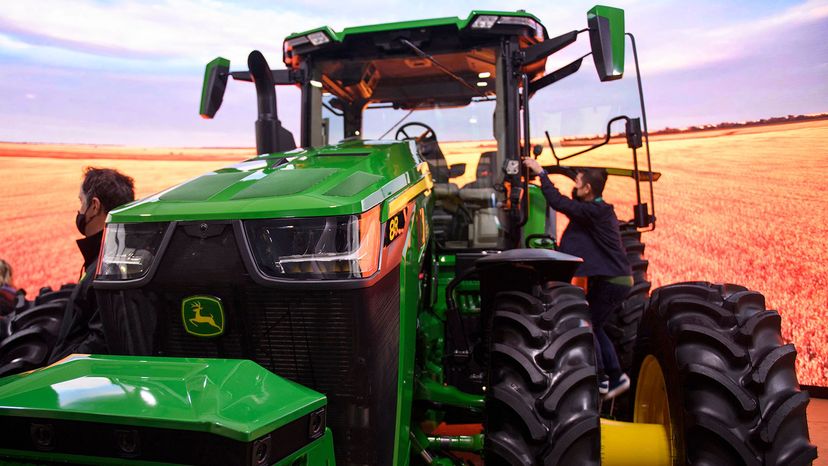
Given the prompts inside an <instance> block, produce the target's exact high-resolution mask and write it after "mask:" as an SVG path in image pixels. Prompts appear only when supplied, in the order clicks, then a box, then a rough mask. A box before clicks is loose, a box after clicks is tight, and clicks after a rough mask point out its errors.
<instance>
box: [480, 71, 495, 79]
mask: <svg viewBox="0 0 828 466" xmlns="http://www.w3.org/2000/svg"><path fill="white" fill-rule="evenodd" d="M477 77H478V78H480V79H486V78H491V77H492V73H489V72H488V71H484V72H482V73H478V74H477Z"/></svg>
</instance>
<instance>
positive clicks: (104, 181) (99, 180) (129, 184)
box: [81, 167, 135, 212]
mask: <svg viewBox="0 0 828 466" xmlns="http://www.w3.org/2000/svg"><path fill="white" fill-rule="evenodd" d="M81 190H82V191H83V193H84V194H85V195H86V199H87V202H88V201H89V200H90V199H92V198H93V197H97V198H98V199H99V200H100V201H101V207H102V208H103V210H104V212H109V211H110V210H112V209H114V208H115V207H118V206H119V205H121V204H126V203H127V202H132V201H134V200H135V185H134V183H133V181H132V178H130V177H128V176H126V175H124V174H123V173H120V172H119V171H118V170H113V169H111V168H95V167H86V169H85V170H84V171H83V184H82V185H81Z"/></svg>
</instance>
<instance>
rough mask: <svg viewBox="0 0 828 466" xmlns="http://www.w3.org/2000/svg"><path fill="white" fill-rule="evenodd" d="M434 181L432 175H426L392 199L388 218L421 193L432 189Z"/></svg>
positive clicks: (389, 204) (389, 203)
mask: <svg viewBox="0 0 828 466" xmlns="http://www.w3.org/2000/svg"><path fill="white" fill-rule="evenodd" d="M432 185H433V183H432V182H431V176H426V177H424V178H423V179H421V180H420V181H418V182H417V183H415V184H414V185H412V186H411V187H409V188H408V189H406V190H405V191H403V192H402V193H400V195H399V196H397V197H395V198H394V199H392V200H391V201H389V202H388V218H391V217H392V216H393V215H395V214H396V213H397V212H399V211H400V210H402V209H403V208H404V207H405V206H406V205H408V203H409V202H411V201H412V200H413V199H414V198H415V197H417V196H419V195H420V194H421V193H423V192H425V191H428V190H429V189H431V186H432Z"/></svg>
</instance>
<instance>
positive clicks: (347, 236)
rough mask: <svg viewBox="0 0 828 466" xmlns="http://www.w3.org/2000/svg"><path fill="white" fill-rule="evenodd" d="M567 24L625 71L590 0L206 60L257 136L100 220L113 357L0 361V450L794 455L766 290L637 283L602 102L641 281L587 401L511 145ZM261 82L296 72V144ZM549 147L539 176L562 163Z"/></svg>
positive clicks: (800, 443) (618, 44)
mask: <svg viewBox="0 0 828 466" xmlns="http://www.w3.org/2000/svg"><path fill="white" fill-rule="evenodd" d="M584 33H586V34H584ZM582 34H584V35H587V36H588V39H589V43H590V49H591V55H592V58H593V62H594V64H595V66H596V69H597V71H598V75H599V78H600V80H601V81H612V80H617V79H620V78H621V77H622V75H623V71H624V52H625V40H626V36H629V34H626V33H625V30H624V16H623V11H622V10H618V9H615V8H609V7H603V6H596V7H595V8H593V9H591V10H590V11H589V12H588V27H586V28H584V29H582V30H573V31H571V32H568V33H565V34H562V35H559V36H556V37H550V36H549V35H548V33H547V30H546V28H545V27H544V26H543V25H542V24H541V23H540V21H539V20H538V19H537V18H536V17H534V16H533V15H531V14H529V13H526V12H523V11H518V12H496V11H474V12H472V13H471V14H470V15H469V16H468V18H466V19H459V18H440V19H433V20H422V21H410V22H402V23H392V24H382V25H375V26H366V27H357V28H348V29H345V30H343V31H341V32H334V31H332V30H331V29H329V28H326V27H323V28H318V29H314V30H310V31H306V32H303V33H299V34H293V35H291V36H289V37H288V38H287V39H285V41H284V50H283V60H284V63H285V65H286V69H282V70H272V69H271V68H270V66H269V65H268V64H267V61H266V60H265V58H264V56H263V55H262V54H261V53H259V52H257V51H254V52H252V53H251V54H250V56H249V59H248V70H246V71H230V68H229V62H228V61H227V60H225V59H223V58H217V59H216V60H214V61H212V62H210V63H209V64H208V66H207V69H206V73H205V80H204V88H203V93H202V101H201V111H200V113H201V115H202V116H204V117H206V118H212V117H213V116H214V115H215V113H216V111H217V110H218V108H219V106H220V105H221V103H222V97H223V95H224V91H225V86H226V84H227V82H228V80H229V79H230V78H231V77H232V78H233V79H235V80H241V81H250V82H253V83H254V84H255V88H256V94H257V97H258V119H257V121H256V124H255V129H256V146H257V150H258V153H259V155H258V156H256V157H254V158H252V159H250V160H246V161H244V162H241V163H239V164H237V165H233V166H230V167H227V168H223V169H220V170H216V171H214V172H211V173H208V174H206V175H203V176H200V177H198V178H195V179H193V180H190V181H188V182H185V183H182V184H180V185H178V186H175V187H172V188H170V189H168V190H165V191H163V192H160V193H158V194H155V195H153V196H150V197H148V198H145V199H142V200H139V201H136V202H134V203H132V204H128V205H126V206H123V207H121V208H119V209H116V210H115V211H113V212H112V213H111V215H110V218H109V219H108V220H107V227H106V230H105V238H104V245H103V250H102V254H101V260H100V262H99V265H98V270H97V275H96V279H95V285H94V286H95V288H96V290H98V291H97V292H98V301H99V305H100V311H101V318H102V321H103V325H104V328H105V329H106V334H107V339H108V344H109V346H110V350H111V351H112V353H113V355H74V356H71V357H70V358H68V359H67V360H64V361H61V362H59V363H57V364H54V365H52V366H49V367H47V368H42V369H37V370H34V371H30V372H26V373H23V374H17V375H11V376H8V377H4V378H2V379H0V431H2V432H3V434H2V435H0V457H3V458H5V460H6V461H8V462H16V463H18V464H31V463H49V464H54V463H63V462H70V463H83V464H88V463H95V464H221V465H226V464H234V465H256V466H258V465H285V466H288V465H290V466H299V465H302V466H316V465H333V464H339V465H409V464H411V465H422V464H432V465H461V464H484V463H485V464H488V465H500V464H506V465H541V464H543V465H580V464H595V465H597V464H604V465H615V464H617V465H622V464H637V465H651V464H652V465H670V464H676V465H679V464H694V465H695V464H699V465H701V464H705V465H709V464H726V465H741V464H744V465H753V464H757V465H759V464H762V465H772V464H787V465H804V464H808V463H810V462H811V461H812V460H813V459H814V458H815V457H816V448H815V447H814V446H813V445H811V444H810V443H809V439H808V431H807V424H806V419H805V407H806V405H807V403H808V396H807V394H806V393H804V392H801V391H800V390H799V385H798V383H797V380H796V375H795V372H794V359H795V355H796V352H795V350H794V348H793V346H792V345H786V344H783V341H782V339H781V336H780V316H779V314H778V313H776V312H775V311H770V310H766V309H765V305H764V298H763V297H762V295H760V294H758V293H756V292H753V291H749V290H747V289H745V288H743V287H739V286H735V285H713V284H710V283H706V282H692V283H681V284H676V285H670V286H665V287H662V288H659V289H657V290H655V291H654V292H653V294H652V296H651V297H650V296H648V290H649V283H647V282H646V281H645V277H644V272H645V271H646V270H645V269H646V262H644V261H643V260H642V259H641V254H642V253H643V245H642V244H641V242H640V232H641V231H642V230H646V229H651V228H653V226H654V222H655V217H654V212H653V209H652V197H651V195H652V182H653V181H654V180H655V179H656V178H657V173H655V172H653V171H652V170H651V169H650V168H649V152H647V165H648V166H647V169H646V170H644V169H639V162H638V155H637V152H636V150H637V149H640V148H641V147H642V146H643V144H642V141H643V142H646V123H644V125H642V124H641V121H640V120H639V119H637V118H629V117H626V116H619V117H618V118H614V119H613V120H612V121H610V122H609V123H608V126H607V140H609V137H610V134H609V124H611V123H614V122H615V121H624V122H625V123H626V127H625V129H626V137H627V144H628V146H629V147H630V148H631V150H632V155H633V159H634V164H633V165H634V168H633V169H614V168H613V169H610V173H611V174H613V175H618V176H625V177H630V178H632V179H633V180H635V185H636V193H637V203H636V207H635V209H634V215H633V217H634V218H633V221H632V223H629V224H625V225H623V226H622V228H623V229H624V231H625V233H624V238H626V240H625V241H626V243H625V244H626V245H627V247H628V251H627V252H628V254H629V255H630V256H631V257H632V258H633V259H634V262H635V263H634V266H635V267H634V268H636V270H637V271H638V272H639V275H641V277H639V286H638V287H637V288H635V289H634V290H635V292H634V293H632V294H633V295H635V296H631V298H630V299H631V300H632V301H631V302H630V303H625V307H624V309H623V310H622V311H621V312H619V313H618V317H617V319H616V321H615V322H614V323H613V324H612V325H613V326H614V327H615V333H614V334H615V335H616V338H617V339H618V345H619V349H621V351H622V353H624V354H623V355H622V359H623V360H625V361H627V364H628V366H629V370H630V374H631V375H632V376H633V387H632V392H633V393H632V395H631V396H630V397H629V404H630V408H629V409H628V410H621V412H625V413H628V414H626V415H623V414H622V415H616V416H615V417H616V418H617V419H615V420H605V419H601V415H600V413H601V409H602V406H601V401H600V397H599V393H598V383H597V375H596V368H595V348H594V343H593V331H592V328H591V326H590V320H589V313H588V304H587V302H586V300H585V297H584V291H583V290H582V289H581V288H579V287H577V286H574V285H572V284H571V282H572V279H573V274H574V271H575V270H576V268H577V267H578V265H579V263H580V262H581V259H580V258H577V257H573V256H570V255H567V254H564V253H561V252H559V251H556V250H555V233H554V220H555V212H553V211H551V210H550V209H549V208H548V207H547V204H546V202H545V201H544V199H543V196H542V195H541V193H540V190H539V188H538V186H536V185H534V184H532V183H531V182H530V181H531V180H530V177H529V176H528V175H529V174H528V173H527V172H526V171H525V169H524V168H523V166H522V164H521V159H522V158H525V157H531V156H532V154H533V153H534V154H535V155H537V154H538V153H539V151H538V149H537V148H536V147H532V144H531V142H530V128H529V121H530V120H529V108H530V105H529V104H530V98H531V97H532V96H533V95H535V94H536V93H537V92H540V91H541V90H542V89H543V88H544V87H546V86H549V85H551V84H554V83H556V82H558V81H560V80H562V79H564V78H566V77H567V76H569V75H571V74H573V73H575V72H577V71H578V69H579V68H580V66H581V64H582V62H583V60H584V59H585V58H586V57H587V56H584V57H581V58H580V59H577V60H575V61H574V62H572V63H570V64H569V65H566V66H564V67H562V68H560V69H558V70H556V71H554V72H551V73H545V66H546V60H547V57H549V56H550V55H551V54H553V53H555V52H557V51H559V50H561V49H563V48H564V47H566V46H568V45H570V44H572V43H573V42H575V41H576V40H577V39H579V38H580V37H581V36H582ZM275 86H296V87H298V88H299V89H300V90H301V100H300V107H301V109H300V110H301V111H300V112H299V113H300V118H301V122H300V127H301V132H300V134H299V135H298V138H294V136H293V135H292V134H291V133H290V132H289V131H288V130H286V129H285V128H284V127H283V126H282V125H281V122H280V121H279V119H278V116H277V105H276V93H275ZM639 90H640V85H639ZM641 106H642V111H643V99H641ZM473 108H479V109H481V111H482V112H484V113H483V115H486V116H488V115H493V117H492V125H491V128H490V130H489V127H488V123H486V124H485V125H483V126H484V127H486V128H487V130H486V131H484V132H482V133H479V134H476V136H477V137H473V138H470V139H477V140H480V139H485V138H488V139H492V140H494V141H496V149H495V150H490V151H487V152H484V153H482V154H481V155H480V156H479V158H478V163H477V166H476V168H475V170H476V174H477V176H476V177H473V181H471V182H468V183H465V184H464V185H462V186H460V185H458V183H457V182H456V181H457V180H458V179H459V177H462V176H463V175H464V172H465V170H466V166H465V164H454V165H450V164H448V163H447V161H446V157H445V155H444V153H443V152H442V150H441V147H440V144H439V142H438V138H437V134H438V133H437V132H438V131H449V132H451V131H456V130H457V128H456V127H457V126H458V125H457V124H454V125H453V126H451V125H447V126H443V127H439V126H438V124H439V122H440V121H442V120H440V116H441V115H443V116H445V115H448V114H449V113H450V112H453V111H467V110H468V109H473ZM410 115H415V117H418V118H417V119H418V120H420V121H419V122H413V121H412V122H406V121H405V120H406V119H407V117H408V116H410ZM435 115H436V116H435ZM642 116H643V112H642ZM400 117H402V118H400ZM426 118H430V119H428V120H426ZM425 121H428V122H430V123H431V124H427V123H425ZM478 121H479V119H478ZM432 122H436V123H432ZM455 123H456V120H455ZM432 124H433V125H434V126H438V127H437V128H434V127H432ZM383 126H384V127H386V128H390V129H389V130H388V131H387V132H386V134H382V135H380V134H379V133H378V134H377V136H379V137H378V138H377V139H371V138H367V137H364V134H365V133H368V132H370V131H369V130H368V129H367V128H378V127H383ZM466 126H474V125H466ZM476 128H479V126H474V127H473V128H471V129H472V130H474V131H478V130H477V129H476ZM642 128H643V129H642ZM391 131H395V135H396V137H395V138H394V139H384V138H385V136H386V135H387V134H390V132H391ZM337 133H338V134H337ZM372 136H373V135H372ZM332 137H333V138H334V139H341V140H340V141H339V142H337V143H333V144H331V143H329V139H331V138H332ZM297 142H298V147H297V144H296V143H297ZM599 145H600V144H599ZM550 146H551V144H550ZM553 150H554V149H553ZM556 157H557V156H556ZM565 158H569V156H567V157H560V158H558V163H557V164H556V165H554V166H550V167H547V170H548V171H549V172H550V173H556V174H563V175H566V176H569V177H574V175H575V170H576V168H577V167H572V166H564V165H561V164H560V162H561V161H562V160H564V159H565ZM642 183H647V184H649V192H650V200H649V203H645V202H642V195H641V192H642V189H641V185H642ZM644 191H645V194H646V189H645V190H644ZM642 264H643V269H642V268H641V265H642ZM628 304H629V306H628ZM639 322H640V325H639ZM636 334H637V336H636ZM604 408H605V407H604Z"/></svg>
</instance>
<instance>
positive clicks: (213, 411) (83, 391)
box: [0, 355, 326, 442]
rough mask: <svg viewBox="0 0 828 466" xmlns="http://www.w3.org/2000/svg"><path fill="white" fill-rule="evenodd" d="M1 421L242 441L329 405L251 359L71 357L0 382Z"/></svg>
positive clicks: (321, 396) (320, 397)
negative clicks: (84, 424) (61, 422)
mask: <svg viewBox="0 0 828 466" xmlns="http://www.w3.org/2000/svg"><path fill="white" fill-rule="evenodd" d="M0 384H2V385H0V416H20V417H37V418H48V419H66V420H75V421H88V422H101V423H111V424H124V425H140V426H145V427H157V428H168V429H179V430H190V431H202V432H209V433H213V434H217V435H221V436H224V437H228V438H231V439H234V440H239V441H242V442H250V441H253V440H254V439H256V438H258V437H260V436H262V435H264V434H266V433H268V432H271V431H273V430H274V429H277V428H279V427H281V426H283V425H285V424H287V423H289V422H291V421H294V420H296V419H298V418H300V417H302V416H305V415H307V414H308V413H310V412H312V411H314V410H316V409H319V408H322V407H323V406H325V404H326V400H325V396H324V395H321V394H319V393H317V392H315V391H313V390H311V389H309V388H306V387H303V386H301V385H299V384H296V383H294V382H291V381H289V380H287V379H283V378H281V377H279V376H277V375H275V374H273V373H271V372H269V371H268V370H266V369H264V368H263V367H261V366H259V365H258V364H256V363H254V362H252V361H247V360H230V359H181V358H159V357H152V358H142V357H134V356H97V355H93V356H73V357H71V358H69V359H68V360H67V361H65V362H62V363H58V364H55V365H52V366H50V367H47V368H44V369H39V370H36V371H33V372H30V373H27V374H21V375H16V376H9V377H6V378H4V379H0Z"/></svg>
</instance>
